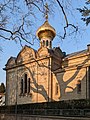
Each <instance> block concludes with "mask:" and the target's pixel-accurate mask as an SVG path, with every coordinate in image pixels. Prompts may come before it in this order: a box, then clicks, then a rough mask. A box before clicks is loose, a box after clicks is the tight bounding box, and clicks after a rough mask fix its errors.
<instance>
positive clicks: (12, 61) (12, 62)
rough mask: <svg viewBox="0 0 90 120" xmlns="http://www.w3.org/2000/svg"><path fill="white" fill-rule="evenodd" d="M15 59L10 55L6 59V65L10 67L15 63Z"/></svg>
mask: <svg viewBox="0 0 90 120" xmlns="http://www.w3.org/2000/svg"><path fill="white" fill-rule="evenodd" d="M15 60H16V58H15V57H10V58H9V59H8V61H7V64H6V67H11V66H13V65H15V64H16V63H15Z"/></svg>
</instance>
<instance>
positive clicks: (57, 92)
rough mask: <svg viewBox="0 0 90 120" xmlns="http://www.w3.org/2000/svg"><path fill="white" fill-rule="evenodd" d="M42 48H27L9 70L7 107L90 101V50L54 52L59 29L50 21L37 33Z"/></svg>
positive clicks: (89, 47) (10, 61)
mask: <svg viewBox="0 0 90 120" xmlns="http://www.w3.org/2000/svg"><path fill="white" fill-rule="evenodd" d="M36 35H37V37H38V38H39V40H40V48H39V49H38V50H37V51H36V50H34V49H33V48H31V47H29V46H24V47H23V49H22V50H21V51H20V53H19V54H18V55H17V57H16V58H15V57H10V59H9V60H8V61H7V64H6V67H5V70H6V105H14V104H16V103H17V104H27V103H38V102H51V101H60V100H71V99H89V98H90V67H89V66H90V46H89V45H88V46H87V49H86V50H83V51H79V52H76V53H72V54H69V55H65V53H64V52H62V50H61V49H60V48H59V47H56V48H52V40H53V39H54V37H55V35H56V31H55V29H54V28H53V27H52V26H51V25H50V24H49V22H48V20H47V19H46V21H45V22H44V24H43V25H42V26H41V27H39V29H38V30H37V32H36Z"/></svg>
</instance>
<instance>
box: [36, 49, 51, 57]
mask: <svg viewBox="0 0 90 120" xmlns="http://www.w3.org/2000/svg"><path fill="white" fill-rule="evenodd" d="M48 55H49V51H48V49H47V48H46V47H42V48H40V49H39V50H38V52H37V58H39V57H46V56H48Z"/></svg>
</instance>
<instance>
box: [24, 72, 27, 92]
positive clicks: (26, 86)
mask: <svg viewBox="0 0 90 120" xmlns="http://www.w3.org/2000/svg"><path fill="white" fill-rule="evenodd" d="M24 77H25V78H24V80H25V93H27V74H25V76H24Z"/></svg>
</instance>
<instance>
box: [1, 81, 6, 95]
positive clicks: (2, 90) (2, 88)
mask: <svg viewBox="0 0 90 120" xmlns="http://www.w3.org/2000/svg"><path fill="white" fill-rule="evenodd" d="M4 92H5V85H4V83H1V85H0V93H4Z"/></svg>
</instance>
